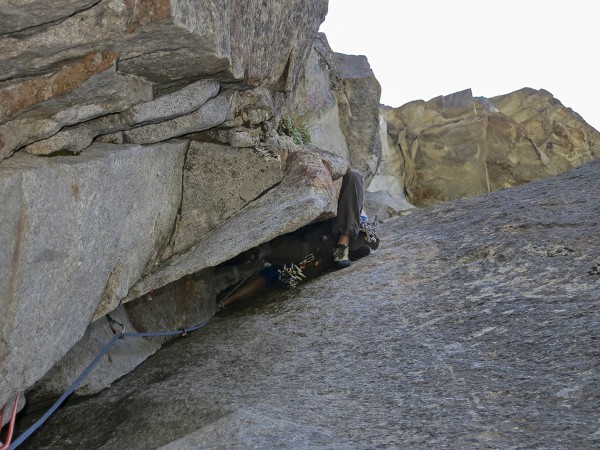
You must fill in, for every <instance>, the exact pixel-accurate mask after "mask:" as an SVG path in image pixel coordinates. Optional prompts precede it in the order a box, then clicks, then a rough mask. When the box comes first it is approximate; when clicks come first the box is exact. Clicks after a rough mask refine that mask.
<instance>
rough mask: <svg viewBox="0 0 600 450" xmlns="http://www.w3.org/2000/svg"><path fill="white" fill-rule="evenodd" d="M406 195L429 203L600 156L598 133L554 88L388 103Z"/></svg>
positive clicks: (549, 172) (546, 173)
mask: <svg viewBox="0 0 600 450" xmlns="http://www.w3.org/2000/svg"><path fill="white" fill-rule="evenodd" d="M382 115H383V117H384V118H385V120H386V125H387V130H388V134H389V136H390V137H391V141H392V143H393V144H394V145H397V146H398V147H397V148H398V149H399V151H400V152H401V154H402V158H403V162H402V164H399V165H398V164H397V165H396V166H395V171H396V172H397V173H400V174H401V176H402V178H403V180H404V187H405V191H406V195H407V197H408V201H409V202H410V203H412V204H414V205H416V206H426V205H431V204H434V203H438V202H441V201H448V200H454V199H458V198H463V197H469V196H473V195H477V194H482V193H486V192H492V191H495V190H498V189H503V188H507V187H511V186H517V185H520V184H523V183H526V182H529V181H532V180H536V179H539V178H543V177H547V176H550V175H556V174H557V173H560V172H563V171H565V170H568V169H571V168H573V167H577V166H579V165H581V164H582V163H584V162H586V161H590V160H591V159H593V158H596V157H598V156H600V133H599V132H598V131H596V130H595V129H594V128H592V127H591V126H589V125H588V124H587V123H586V122H585V121H584V120H583V119H582V118H581V117H580V116H579V115H578V114H577V113H575V112H574V111H572V110H571V109H569V108H566V107H564V106H563V105H562V104H561V103H560V101H558V100H557V99H555V98H554V97H553V96H552V95H551V94H550V93H549V92H547V91H544V90H539V91H537V90H534V89H528V88H525V89H521V90H519V91H516V92H513V93H510V94H507V95H502V96H498V97H493V98H490V99H486V98H475V97H473V96H472V94H471V91H470V90H466V91H462V92H457V93H455V94H451V95H447V96H441V97H436V98H433V99H431V100H429V101H427V102H425V101H421V100H419V101H414V102H410V103H407V104H406V105H403V106H401V107H399V108H393V109H383V110H382Z"/></svg>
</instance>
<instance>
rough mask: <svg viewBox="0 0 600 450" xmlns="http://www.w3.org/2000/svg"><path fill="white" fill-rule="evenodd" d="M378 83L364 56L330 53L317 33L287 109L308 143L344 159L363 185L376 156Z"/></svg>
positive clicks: (378, 154)
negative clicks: (307, 132)
mask: <svg viewBox="0 0 600 450" xmlns="http://www.w3.org/2000/svg"><path fill="white" fill-rule="evenodd" d="M380 96H381V86H380V85H379V82H378V81H377V79H376V78H375V75H374V74H373V71H372V70H371V68H370V66H369V62H368V61H367V58H366V57H365V56H353V55H343V54H341V53H334V52H333V51H332V50H331V48H330V47H329V44H328V42H327V38H326V37H325V35H324V34H322V33H319V34H318V35H317V38H316V39H315V42H314V45H313V49H312V51H311V53H310V54H309V57H308V60H307V62H306V69H305V71H304V74H303V77H302V78H301V80H300V82H299V83H298V87H297V89H296V92H295V100H294V103H293V104H292V107H291V109H290V111H288V113H289V114H290V116H291V117H292V119H298V120H299V121H300V122H301V123H304V124H305V125H306V126H307V128H308V129H309V130H310V134H311V139H312V143H313V144H314V145H316V146H318V147H321V148H324V149H327V150H329V151H332V152H334V153H337V154H339V155H341V156H343V157H344V158H346V159H348V160H349V161H350V163H351V164H352V167H354V168H355V169H357V170H359V171H360V172H361V173H362V174H363V176H364V178H365V185H368V184H369V183H370V181H371V179H372V178H373V176H374V174H375V172H376V171H377V168H378V165H379V161H380V159H381V143H380V138H379V109H378V106H377V105H379V98H380Z"/></svg>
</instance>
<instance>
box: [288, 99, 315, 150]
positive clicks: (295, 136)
mask: <svg viewBox="0 0 600 450" xmlns="http://www.w3.org/2000/svg"><path fill="white" fill-rule="evenodd" d="M323 106H324V101H314V100H306V101H304V102H302V103H300V104H299V105H295V106H294V107H293V108H292V110H291V111H290V113H289V114H287V115H284V116H282V117H281V121H280V122H279V126H278V127H277V133H279V134H280V135H286V136H290V137H291V138H292V140H293V141H294V143H296V144H297V145H303V144H310V143H311V141H312V139H311V136H310V128H309V125H310V123H311V122H312V121H313V120H314V119H315V118H316V117H317V115H318V114H319V111H320V110H321V109H322V108H323Z"/></svg>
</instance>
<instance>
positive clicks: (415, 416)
mask: <svg viewBox="0 0 600 450" xmlns="http://www.w3.org/2000/svg"><path fill="white" fill-rule="evenodd" d="M599 172H600V161H593V162H591V163H587V164H584V165H583V166H581V167H579V168H578V169H575V170H572V171H570V172H566V173H564V174H561V175H559V176H557V177H553V178H549V179H545V180H539V181H535V182H532V183H530V184H527V185H524V186H520V187H518V188H515V189H511V190H502V191H499V192H496V193H492V194H489V195H484V196H479V197H474V198H470V199H465V200H461V201H457V202H451V203H445V204H443V205H437V206H434V207H430V208H426V209H422V210H417V211H415V212H414V213H413V214H411V215H409V216H407V217H405V218H402V219H398V220H396V221H394V222H389V223H387V224H385V225H383V226H382V229H381V236H382V244H381V246H380V248H379V250H378V251H377V252H375V253H374V254H373V255H372V256H370V257H368V258H365V259H363V260H360V261H359V262H357V263H355V264H354V265H353V266H352V267H351V268H349V269H345V270H343V271H341V272H335V273H331V274H328V275H326V276H323V277H322V278H320V279H317V280H314V281H312V282H310V283H307V284H305V285H301V286H300V287H298V288H297V289H295V290H290V291H285V292H276V293H273V294H271V295H270V296H266V297H265V298H263V299H262V300H260V301H258V300H257V301H252V302H250V303H249V304H247V305H244V306H241V307H238V308H236V309H233V310H232V311H231V312H229V313H226V314H224V315H222V316H219V317H218V318H216V319H215V320H213V321H212V322H211V323H210V324H209V325H208V326H207V327H206V328H204V329H202V330H200V331H198V332H197V333H195V334H193V335H191V336H190V337H188V338H186V339H179V340H177V341H174V342H172V343H171V344H170V345H168V346H166V347H164V348H163V349H161V350H160V351H159V352H158V353H157V354H156V355H154V356H153V357H151V358H150V359H148V360H147V361H146V362H145V363H143V364H142V365H141V366H139V367H138V368H137V369H136V370H135V371H134V372H133V373H131V374H130V375H128V376H127V377H126V378H124V379H122V380H120V381H119V382H118V383H116V384H115V385H114V386H113V387H112V388H111V389H110V390H108V391H105V392H103V393H102V394H100V395H98V396H95V397H93V398H88V399H86V400H83V401H78V402H74V403H73V404H72V405H70V406H68V407H66V408H64V409H63V410H61V411H59V412H58V413H57V414H56V415H55V416H54V417H53V418H52V419H51V420H50V421H49V422H48V424H47V425H46V426H45V427H44V428H42V429H41V430H40V431H39V432H38V433H37V434H36V435H35V437H33V438H32V439H31V441H30V442H28V443H27V445H25V446H24V448H47V449H51V448H61V449H65V448H117V447H121V448H131V449H136V448H140V449H141V448H144V449H146V448H161V449H181V448H198V447H203V448H207V447H223V448H348V449H350V448H422V449H426V448H427V449H428V448H483V447H485V448H488V447H490V448H556V449H582V448H586V449H587V448H590V449H591V448H597V447H598V444H599V442H600V431H599V429H598V421H597V419H598V417H597V411H598V405H599V404H600V394H599V392H600V391H599V390H598V384H599V383H600V375H599V374H600V371H599V369H600V367H599V363H600V360H599V359H598V348H597V342H598V339H599V338H600V336H599V330H598V326H597V323H598V320H599V318H600V317H599V312H598V311H599V306H600V304H599V297H598V294H599V293H600V285H599V283H600V275H599V273H600V270H599V267H600V253H599V250H598V249H600V235H599V234H598V232H597V229H598V223H597V221H598V217H600V202H599V201H598V196H597V195H595V194H596V193H597V192H598V189H600V177H598V173H599Z"/></svg>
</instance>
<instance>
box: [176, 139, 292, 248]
mask: <svg viewBox="0 0 600 450" xmlns="http://www.w3.org/2000/svg"><path fill="white" fill-rule="evenodd" d="M273 150H274V151H273V152H272V153H270V154H265V155H263V154H260V153H259V152H257V151H254V150H253V149H249V148H233V147H227V146H223V145H219V144H209V143H201V142H196V141H191V143H190V146H189V150H188V154H187V158H186V161H185V167H184V172H183V198H182V201H181V208H180V213H179V220H178V222H177V229H176V231H175V233H174V235H173V238H172V240H173V248H172V252H174V253H181V252H182V251H184V250H187V249H189V248H190V247H191V246H192V245H194V244H196V243H198V242H200V241H201V240H202V239H203V238H204V237H205V235H207V234H208V233H209V232H210V231H211V230H213V229H214V228H216V227H218V226H219V225H222V224H223V223H224V222H225V221H226V220H227V219H229V218H230V217H231V216H232V215H233V214H235V213H237V212H238V211H240V210H241V209H242V208H244V207H246V206H247V205H248V204H249V203H251V202H253V201H255V200H256V199H257V198H258V197H259V196H261V195H262V194H263V193H264V192H265V191H267V190H269V189H271V188H273V186H275V185H277V184H278V183H280V182H281V180H282V179H283V172H284V170H285V164H286V154H285V153H284V152H278V151H277V149H276V148H274V149H273ZM240 232H242V230H240Z"/></svg>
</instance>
